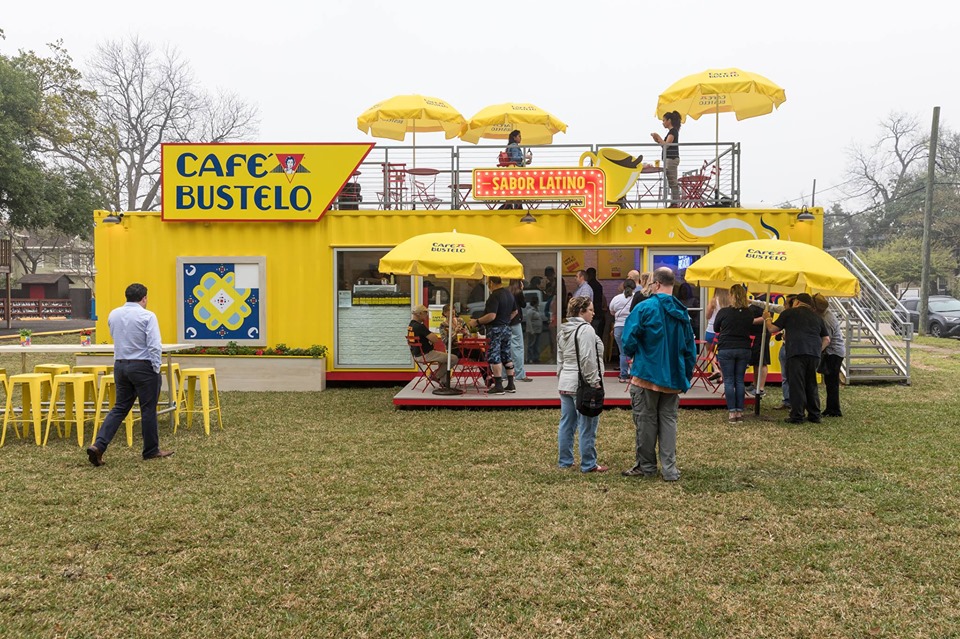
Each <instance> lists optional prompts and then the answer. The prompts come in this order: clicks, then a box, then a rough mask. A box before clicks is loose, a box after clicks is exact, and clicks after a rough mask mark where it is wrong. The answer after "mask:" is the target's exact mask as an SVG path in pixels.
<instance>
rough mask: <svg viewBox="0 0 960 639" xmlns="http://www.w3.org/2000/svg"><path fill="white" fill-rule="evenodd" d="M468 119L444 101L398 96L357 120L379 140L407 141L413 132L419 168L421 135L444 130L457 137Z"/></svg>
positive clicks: (424, 97) (415, 158)
mask: <svg viewBox="0 0 960 639" xmlns="http://www.w3.org/2000/svg"><path fill="white" fill-rule="evenodd" d="M465 123H466V119H465V118H464V117H463V115H461V114H460V112H459V111H457V110H456V109H454V108H453V107H452V106H450V105H449V104H448V103H447V102H446V101H444V100H441V99H440V98H434V97H430V96H426V95H397V96H394V97H392V98H390V99H388V100H384V101H382V102H378V103H376V104H374V105H373V106H372V107H370V108H369V109H367V110H366V111H364V112H363V113H361V114H360V116H359V117H358V118H357V128H359V129H360V130H361V131H363V132H364V133H368V134H370V135H372V136H373V137H376V138H387V139H390V140H401V141H402V140H403V139H404V138H406V136H407V132H412V133H413V165H414V166H416V165H417V132H418V131H420V132H421V133H423V132H431V133H432V132H437V131H443V132H444V135H445V136H446V138H447V139H448V140H449V139H451V138H455V137H457V135H459V134H460V131H461V129H462V128H463V125H464V124H465Z"/></svg>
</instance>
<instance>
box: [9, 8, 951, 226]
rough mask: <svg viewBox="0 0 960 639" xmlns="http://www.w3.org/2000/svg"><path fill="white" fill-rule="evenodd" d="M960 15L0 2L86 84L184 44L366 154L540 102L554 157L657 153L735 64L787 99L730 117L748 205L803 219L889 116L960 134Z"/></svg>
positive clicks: (302, 124)
mask: <svg viewBox="0 0 960 639" xmlns="http://www.w3.org/2000/svg"><path fill="white" fill-rule="evenodd" d="M958 18H960V9H958V5H956V4H954V3H952V2H945V1H942V2H932V1H929V0H914V1H913V2H903V1H899V2H891V1H887V0H880V1H874V2H871V3H860V2H856V3H846V2H842V1H840V0H833V1H822V0H814V1H807V2H790V3H784V2H776V1H773V2H771V1H770V0H767V1H762V2H761V1H757V2H754V1H738V0H714V1H713V2H701V1H699V0H685V1H683V2H673V3H671V2H641V1H639V0H632V1H615V0H593V1H591V2H582V1H580V2H573V1H569V0H550V1H545V0H533V1H528V2H525V1H523V0H514V1H513V2H501V1H495V0H488V1H486V2H472V1H460V0H445V1H444V0H439V1H437V0H435V1H433V2H409V1H408V2H401V1H396V0H393V1H387V2H384V1H381V0H366V1H364V2H352V1H350V0H339V1H337V2H332V1H329V0H326V1H321V2H299V1H294V0H290V1H287V2H284V1H283V0H280V1H279V2H263V1H262V0H258V1H257V2H250V1H248V0H240V1H233V2H214V1H207V2H204V1H202V0H193V1H192V2H184V1H181V0H168V1H166V2H158V3H142V2H130V1H129V0H128V1H126V2H117V1H109V2H99V1H96V0H91V1H89V2H76V1H71V2H64V1H60V0H56V1H52V2H51V1H48V2H30V1H27V2H6V3H4V8H3V10H2V12H0V28H2V29H3V30H4V31H5V32H6V40H5V41H0V51H2V52H3V53H5V54H7V55H13V54H15V52H16V51H17V50H18V49H20V48H26V49H34V50H36V51H38V52H42V51H45V43H47V42H50V41H53V40H55V39H58V38H62V39H63V40H64V44H65V46H66V47H67V49H68V50H69V51H70V52H71V54H72V55H73V57H74V59H75V61H76V63H77V65H78V66H79V67H80V68H81V69H82V68H83V65H84V62H85V60H86V59H87V58H88V57H89V56H90V55H91V54H92V53H93V51H94V50H95V47H96V45H97V43H99V42H102V41H105V40H111V39H119V38H124V37H127V36H131V35H139V36H140V37H141V38H142V39H144V40H146V41H148V42H151V43H154V44H156V45H158V46H167V45H171V46H174V47H176V48H177V49H179V50H180V51H181V52H182V54H183V55H184V56H185V57H186V58H187V59H189V60H190V61H191V63H192V65H193V69H194V71H195V74H196V76H197V78H198V79H199V80H201V81H202V82H203V83H204V84H205V85H206V86H208V87H209V88H210V89H217V88H222V89H225V90H228V91H233V92H235V93H238V94H240V95H241V96H243V97H244V98H246V99H247V100H249V101H250V102H252V103H255V104H257V105H258V106H259V108H260V115H261V126H260V140H262V141H270V142H280V141H296V142H340V141H368V140H370V139H371V138H368V137H367V136H365V135H364V134H363V133H361V132H360V131H359V130H358V129H357V127H356V117H357V115H358V114H359V113H360V112H362V111H363V110H365V109H366V108H368V107H369V106H371V105H372V104H374V103H375V102H377V101H379V100H381V99H384V98H387V97H390V96H393V95H396V94H402V93H422V94H426V95H433V96H437V97H440V98H443V99H445V100H446V101H448V102H449V103H450V104H452V105H453V106H454V107H456V108H457V109H458V110H460V111H461V112H462V113H463V114H464V116H466V117H468V118H469V117H470V116H471V115H473V114H474V113H475V112H476V111H478V110H479V109H481V108H482V107H484V106H486V105H488V104H493V103H497V102H508V101H518V102H532V103H534V104H537V105H538V106H540V107H543V108H545V109H547V110H549V111H551V112H553V113H554V114H556V115H557V116H558V117H560V118H561V119H562V120H564V121H565V122H566V123H567V124H568V125H569V129H568V130H567V134H566V135H559V136H557V137H556V138H555V142H564V143H610V142H622V143H624V144H626V143H641V142H642V143H646V142H649V141H650V132H651V131H662V128H661V127H660V124H659V121H658V120H657V119H656V117H655V116H654V110H655V108H656V102H657V96H658V95H659V94H660V93H661V92H662V91H663V90H664V89H666V88H667V87H668V86H669V85H671V84H672V83H673V82H675V81H676V80H678V79H680V78H681V77H683V76H685V75H689V74H691V73H696V72H699V71H702V70H704V69H707V68H724V67H738V68H741V69H744V70H747V71H753V72H756V73H759V74H761V75H764V76H766V77H768V78H770V79H771V80H773V81H774V82H776V83H777V84H779V85H780V86H782V87H783V88H784V89H785V90H786V94H787V101H786V103H784V104H783V105H782V106H781V107H780V109H779V110H777V111H774V112H773V113H771V114H770V115H766V116H762V117H758V118H753V119H749V120H743V121H740V122H738V121H737V120H736V118H735V117H734V116H733V115H732V114H723V115H721V116H720V138H721V141H736V142H740V143H741V144H742V153H743V155H742V179H741V189H742V193H743V201H744V203H745V204H749V205H757V204H761V203H762V204H763V205H765V206H775V205H777V204H779V203H780V202H783V201H785V200H793V201H794V202H800V198H801V197H805V198H806V202H805V203H808V204H809V197H810V191H811V185H812V181H813V179H814V178H816V180H817V201H816V203H817V204H818V205H828V204H829V203H830V202H832V201H834V200H839V199H842V198H844V194H843V192H842V189H840V188H837V189H832V190H831V189H830V188H829V187H831V186H835V185H840V184H841V183H843V182H845V181H846V180H847V176H846V168H847V165H848V159H847V153H848V149H849V147H850V146H851V144H853V143H855V142H858V143H861V144H867V143H870V142H872V141H873V140H875V139H876V137H877V135H878V132H879V129H878V128H877V125H878V123H879V122H880V121H881V120H882V119H883V118H885V117H886V116H887V115H888V114H890V113H891V112H892V111H902V112H906V113H910V114H914V115H916V116H917V118H918V119H919V121H920V122H921V123H922V126H923V127H924V128H925V129H927V130H929V126H930V120H931V116H932V110H933V107H934V106H935V105H939V106H940V107H941V120H940V122H941V126H944V125H946V126H949V127H952V128H956V126H957V124H956V123H957V122H958V121H960V116H958V113H960V82H958V81H957V78H956V77H955V69H956V61H957V58H958V52H960V45H958V43H957V40H958V37H960V31H958V27H960V19H958ZM951 76H952V77H951ZM714 122H715V120H714V118H713V117H712V116H704V117H702V118H701V119H700V120H698V121H694V120H687V123H686V124H685V125H684V127H683V130H682V140H683V141H685V142H709V141H712V140H713V139H714ZM431 137H433V136H431ZM442 140H443V138H442V136H441V135H439V134H436V135H435V139H432V140H431V141H430V142H428V143H429V144H442V143H443V142H442ZM374 141H378V140H374ZM419 141H420V139H419V136H418V142H419ZM378 142H380V143H383V141H378ZM388 143H391V144H392V142H388ZM844 205H845V207H847V208H849V207H851V206H855V205H856V202H855V201H845V202H844Z"/></svg>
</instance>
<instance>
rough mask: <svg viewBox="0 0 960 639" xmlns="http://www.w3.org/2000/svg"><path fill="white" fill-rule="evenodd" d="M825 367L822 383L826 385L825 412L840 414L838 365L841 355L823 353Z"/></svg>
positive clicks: (840, 361)
mask: <svg viewBox="0 0 960 639" xmlns="http://www.w3.org/2000/svg"><path fill="white" fill-rule="evenodd" d="M825 357H826V367H825V370H824V373H823V384H824V385H825V386H826V387H827V407H826V411H825V412H827V413H829V414H831V415H840V414H841V410H840V367H841V366H842V365H843V356H842V355H825Z"/></svg>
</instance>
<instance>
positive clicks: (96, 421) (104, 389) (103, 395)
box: [90, 382, 113, 446]
mask: <svg viewBox="0 0 960 639" xmlns="http://www.w3.org/2000/svg"><path fill="white" fill-rule="evenodd" d="M112 389H113V386H107V385H106V384H104V383H102V382H101V384H100V391H99V392H98V393H97V412H96V413H94V417H93V437H91V438H90V445H91V446H93V445H94V444H95V443H96V441H97V431H98V430H100V424H101V423H102V422H101V421H100V414H101V413H102V412H103V402H104V400H106V399H107V396H108V395H112V394H113V393H112V392H111V391H112ZM104 419H106V418H104Z"/></svg>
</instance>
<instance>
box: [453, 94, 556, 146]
mask: <svg viewBox="0 0 960 639" xmlns="http://www.w3.org/2000/svg"><path fill="white" fill-rule="evenodd" d="M514 129H516V130H519V131H520V134H521V135H522V136H523V141H524V143H526V144H551V143H552V142H553V136H554V135H555V134H557V133H566V131H567V125H566V124H564V123H563V122H562V121H561V120H560V119H559V118H558V117H557V116H555V115H553V114H552V113H550V112H548V111H544V110H543V109H541V108H540V107H538V106H536V105H533V104H528V103H521V102H504V103H503V104H493V105H490V106H488V107H486V108H484V109H481V110H480V111H478V112H477V114H476V115H474V116H473V117H472V118H470V119H469V120H468V121H467V123H466V124H465V125H464V127H463V132H462V133H461V135H460V139H461V140H463V141H464V142H470V143H471V144H477V143H478V142H479V141H480V138H485V139H490V140H506V139H507V138H509V137H510V132H511V131H513V130H514Z"/></svg>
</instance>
